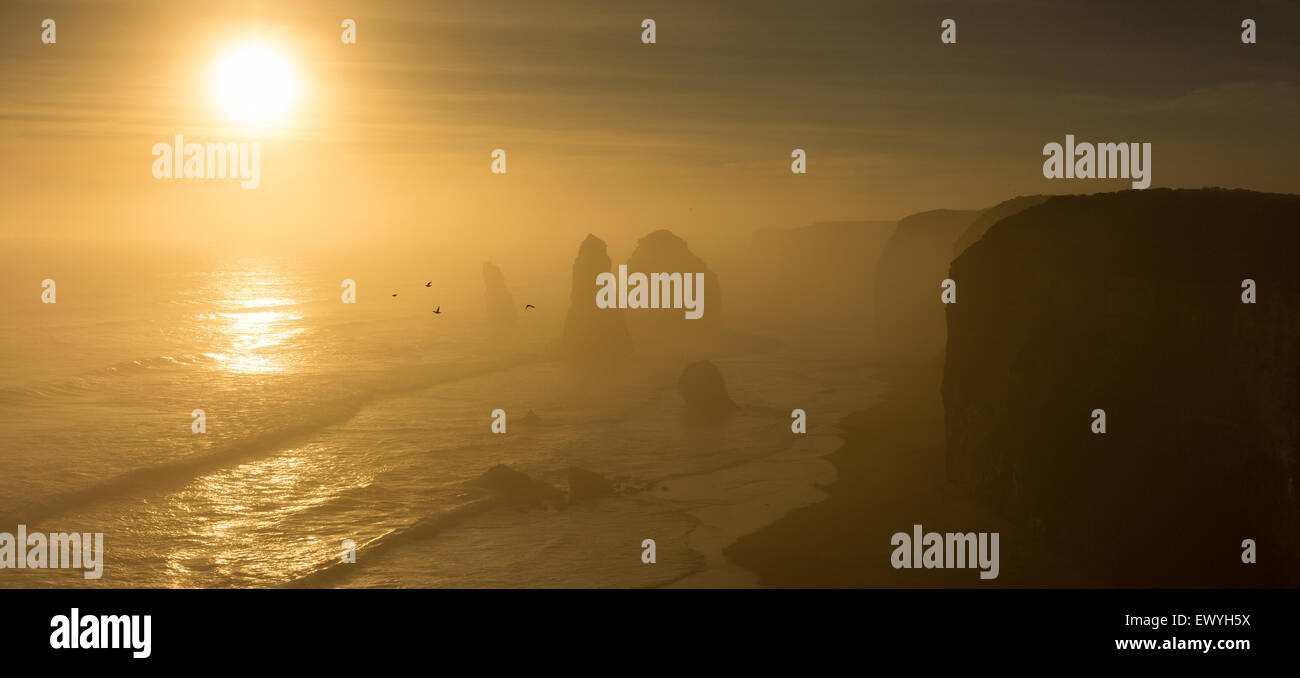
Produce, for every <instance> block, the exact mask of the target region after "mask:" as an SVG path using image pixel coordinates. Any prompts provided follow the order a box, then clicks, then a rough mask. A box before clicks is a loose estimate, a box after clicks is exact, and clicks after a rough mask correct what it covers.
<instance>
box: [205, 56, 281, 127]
mask: <svg viewBox="0 0 1300 678" xmlns="http://www.w3.org/2000/svg"><path fill="white" fill-rule="evenodd" d="M212 89H213V93H214V95H215V97H216V101H217V105H219V106H220V107H221V108H222V110H224V111H225V112H226V114H227V115H229V116H230V118H231V119H233V120H234V121H235V122H240V123H244V124H248V125H259V126H269V125H274V124H276V123H279V122H283V120H284V117H285V115H286V114H287V113H288V112H289V110H290V108H292V106H293V104H294V101H295V100H296V99H297V97H298V78H297V76H296V75H295V74H294V72H293V68H292V67H291V66H290V65H289V62H288V61H287V60H286V59H285V58H284V57H282V56H280V54H279V53H278V52H276V50H274V49H273V48H271V47H270V46H269V45H264V44H260V43H253V44H245V45H241V46H239V47H236V48H234V49H232V50H231V51H229V52H227V53H226V54H225V55H224V56H222V58H221V60H220V61H218V62H217V65H216V68H215V69H214V71H213V80H212Z"/></svg>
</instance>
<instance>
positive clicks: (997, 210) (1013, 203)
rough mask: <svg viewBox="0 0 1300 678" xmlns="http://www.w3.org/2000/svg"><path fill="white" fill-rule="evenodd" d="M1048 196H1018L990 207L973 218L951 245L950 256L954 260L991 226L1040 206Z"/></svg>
mask: <svg viewBox="0 0 1300 678" xmlns="http://www.w3.org/2000/svg"><path fill="white" fill-rule="evenodd" d="M1050 197H1052V196H1050V195H1018V196H1016V197H1014V198H1012V199H1010V200H1006V201H1004V202H1000V203H998V204H997V205H994V206H993V207H990V208H988V209H986V210H984V211H983V212H980V215H979V216H978V217H976V218H975V221H973V222H971V225H970V226H969V227H967V228H966V230H965V232H963V233H962V234H961V235H960V236H958V238H957V241H956V242H954V243H953V244H952V256H953V258H956V257H957V256H958V255H960V254H961V253H962V252H965V251H966V248H967V247H970V246H971V243H974V242H975V241H976V240H979V239H980V238H982V237H984V233H985V232H987V231H988V230H989V227H990V226H992V225H993V224H996V223H998V222H999V221H1002V220H1003V219H1006V218H1007V217H1009V216H1011V215H1013V214H1019V213H1020V212H1023V211H1025V210H1026V209H1028V208H1030V207H1033V206H1034V205H1041V204H1043V203H1044V202H1046V201H1047V199H1048V198H1050Z"/></svg>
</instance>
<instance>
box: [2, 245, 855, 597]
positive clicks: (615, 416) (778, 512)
mask: <svg viewBox="0 0 1300 678" xmlns="http://www.w3.org/2000/svg"><path fill="white" fill-rule="evenodd" d="M110 264H111V265H114V266H117V267H119V268H120V270H121V271H122V272H120V273H117V274H113V275H109V276H105V275H104V274H103V273H102V272H100V273H95V274H92V273H90V270H89V269H78V268H72V269H70V270H71V271H74V272H69V273H60V274H59V275H55V274H53V273H42V270H43V269H42V268H41V263H40V260H39V259H37V260H35V261H25V262H24V263H22V264H18V265H15V266H13V267H11V268H10V270H9V271H8V272H7V273H6V274H5V283H6V284H5V286H4V288H5V292H4V294H3V295H2V296H0V303H2V304H3V310H4V313H3V315H2V316H0V337H2V338H3V339H2V341H3V350H0V532H14V531H15V529H16V528H17V525H18V524H25V525H26V526H27V530H28V532H29V533H30V532H37V531H40V532H47V533H49V532H83V533H84V532H91V533H94V532H102V533H103V534H104V543H105V563H104V574H103V577H102V578H101V579H98V580H86V579H83V578H82V574H81V571H80V570H71V569H69V570H52V569H45V570H2V571H0V587H79V586H109V587H277V586H312V587H362V586H364V587H575V586H580V587H655V586H728V587H730V586H753V585H755V584H756V583H757V582H756V581H755V579H754V578H753V576H752V575H750V574H749V573H748V572H746V571H743V570H741V569H739V568H737V567H735V566H734V565H732V564H730V563H729V562H728V561H727V560H726V559H725V557H723V556H722V549H723V548H724V547H725V546H726V545H727V544H729V543H730V542H731V541H734V540H735V539H736V538H737V537H739V536H742V535H743V534H746V533H749V532H752V531H754V530H757V529H758V528H760V527H762V526H763V525H765V524H768V523H770V522H773V521H775V520H776V519H778V518H780V517H781V516H782V515H784V514H785V513H786V512H788V511H789V510H791V509H793V508H796V507H798V506H802V505H805V504H808V503H812V502H815V501H818V500H819V499H820V498H821V497H823V496H824V493H823V492H822V490H821V489H819V486H820V485H824V484H825V483H828V482H830V481H831V480H832V479H833V478H834V470H833V467H832V466H831V465H830V463H829V462H827V461H826V460H825V459H823V457H824V455H826V454H828V453H829V452H831V451H833V450H834V449H835V448H836V447H838V445H839V442H840V441H839V438H838V437H837V436H836V430H835V423H836V422H838V421H839V419H840V418H841V417H843V416H844V415H846V414H848V413H849V411H850V410H857V409H861V408H863V407H866V406H867V405H869V404H870V403H871V401H872V399H873V398H874V397H875V396H876V395H877V394H878V393H879V391H880V385H879V383H878V382H876V381H874V380H873V379H872V378H871V372H870V370H869V368H868V367H867V366H866V365H865V363H864V361H863V360H862V359H861V358H860V357H858V356H845V357H842V358H837V357H833V356H829V355H827V354H826V353H823V352H817V351H808V350H805V349H803V348H801V347H798V346H794V345H791V344H790V343H788V342H750V343H745V342H738V344H737V346H738V348H735V349H731V350H728V351H726V352H725V354H722V355H718V356H716V357H715V358H714V362H715V363H716V364H717V365H718V367H719V368H720V370H721V371H722V373H723V375H724V377H725V378H726V382H727V388H728V389H729V391H730V393H731V396H732V398H733V399H734V400H735V401H736V402H737V403H738V405H739V408H738V409H737V410H736V411H735V412H734V413H733V414H732V415H731V416H730V417H728V418H727V419H726V420H725V421H723V422H722V423H721V424H718V425H716V426H707V427H706V426H692V425H687V424H686V423H685V422H684V420H683V406H682V401H681V398H680V397H679V396H678V394H677V392H676V379H677V376H678V374H679V373H680V370H681V366H682V365H681V364H680V363H673V362H671V361H661V360H650V359H635V360H633V361H631V363H630V364H628V365H627V366H625V367H623V368H621V369H620V370H616V371H611V372H605V373H600V374H592V373H590V372H577V371H574V370H573V369H572V368H570V367H569V366H567V365H566V364H564V363H562V362H559V361H556V360H554V359H553V357H552V356H553V355H554V345H555V341H556V339H557V338H558V332H559V328H560V327H561V322H562V318H563V313H564V310H567V309H558V310H557V309H548V310H540V311H537V312H536V313H535V312H534V311H532V310H530V311H528V312H526V313H522V314H521V316H520V326H521V327H520V331H519V332H518V333H517V335H518V336H516V337H513V338H512V341H511V343H510V345H509V347H508V348H503V347H502V345H501V344H500V342H496V341H488V340H487V339H486V338H485V325H484V322H483V315H484V312H483V301H482V292H481V286H480V292H479V293H478V295H477V296H470V298H468V299H459V298H456V297H447V296H440V295H439V293H438V292H437V291H436V290H435V289H432V288H425V287H424V286H423V284H422V282H423V281H416V280H411V279H398V277H397V276H396V275H395V274H394V275H393V276H392V278H391V279H388V278H385V274H384V273H383V272H380V273H377V274H375V275H374V276H372V277H370V278H367V279H366V280H364V281H361V282H359V290H360V291H359V294H358V303H356V304H343V303H341V301H340V296H339V295H340V276H339V275H338V273H337V271H335V270H332V269H329V268H328V267H321V266H314V265H312V264H311V263H309V262H304V261H302V260H297V259H293V258H275V257H234V256H232V257H214V258H213V260H212V261H211V262H209V263H205V264H204V265H203V266H202V268H203V270H201V271H195V270H187V269H186V268H184V267H182V266H181V265H180V264H178V263H169V262H155V261H133V260H130V259H129V258H128V259H127V260H121V259H119V260H116V261H114V262H101V263H100V264H99V265H98V266H97V267H95V268H94V270H95V271H103V270H104V269H106V268H110ZM55 268H57V267H55ZM191 268H193V266H191ZM114 270H117V269H114ZM46 276H50V277H53V278H54V279H55V280H56V283H57V287H56V293H57V303H54V304H43V303H41V280H42V279H43V278H44V277H46ZM394 292H395V293H397V294H398V296H397V297H393V296H391V294H392V293H394ZM436 305H441V306H442V307H443V313H441V314H438V315H435V314H433V313H432V312H431V309H432V307H434V306H436ZM534 313H535V314H534ZM535 318H536V319H537V320H536V321H534V319H535ZM529 323H533V326H530V325H529ZM745 329H746V331H748V332H753V333H755V334H756V335H759V336H761V333H762V331H763V329H762V328H745ZM796 407H797V408H802V409H804V410H806V411H807V412H808V418H809V429H808V434H807V435H802V436H796V435H793V434H792V433H791V431H790V422H791V416H790V411H791V410H792V409H793V408H796ZM497 408H500V409H503V410H505V411H506V413H507V432H506V433H504V434H493V433H492V432H491V430H490V425H491V422H492V417H491V412H492V410H494V409H497ZM200 409H201V410H203V413H204V418H205V424H206V431H205V432H203V433H194V432H192V429H191V425H192V422H193V416H192V414H193V412H194V411H195V410H200ZM530 411H531V412H533V413H535V414H536V417H537V421H536V422H533V423H527V422H525V420H524V417H525V415H526V414H527V413H528V412H530ZM496 464H506V465H508V466H510V467H511V468H513V469H516V470H518V471H521V472H524V473H526V474H528V475H530V476H532V477H533V478H536V479H538V480H540V481H543V482H546V483H548V484H551V485H553V486H555V487H557V488H559V489H561V490H564V489H566V487H567V469H568V468H569V467H570V466H576V467H580V468H583V469H587V470H590V471H594V472H597V473H600V474H602V475H605V476H607V477H609V478H610V479H612V480H613V481H615V483H616V484H618V485H619V486H620V487H622V488H623V489H624V493H623V494H622V495H620V496H617V497H613V498H607V499H602V500H597V501H592V502H586V503H579V504H574V505H571V506H569V507H567V508H564V509H538V508H524V507H519V506H516V505H512V504H509V503H506V502H503V501H502V500H501V499H500V498H499V497H497V496H495V495H493V494H492V493H490V492H488V491H486V490H483V489H482V488H479V487H477V486H475V485H474V484H473V482H472V481H473V480H474V479H475V478H477V477H478V476H479V475H481V474H482V473H484V472H485V471H487V470H488V469H489V468H491V467H493V466H494V465H496ZM345 539H350V540H353V541H354V542H355V544H356V549H357V555H356V562H355V563H343V562H341V560H342V559H341V554H342V543H343V540H345ZM645 539H653V540H655V542H656V547H657V548H656V550H657V558H656V562H655V563H653V564H646V563H643V562H642V557H641V556H642V542H643V540H645Z"/></svg>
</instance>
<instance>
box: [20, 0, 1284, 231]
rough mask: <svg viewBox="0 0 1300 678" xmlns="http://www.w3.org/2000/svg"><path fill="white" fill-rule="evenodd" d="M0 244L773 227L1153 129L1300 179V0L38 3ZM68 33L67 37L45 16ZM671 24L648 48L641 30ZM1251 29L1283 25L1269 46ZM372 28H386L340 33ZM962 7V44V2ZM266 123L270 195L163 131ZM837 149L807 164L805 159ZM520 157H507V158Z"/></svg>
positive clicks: (1174, 175) (1190, 147) (1183, 175)
mask: <svg viewBox="0 0 1300 678" xmlns="http://www.w3.org/2000/svg"><path fill="white" fill-rule="evenodd" d="M0 11H2V12H3V16H2V18H0V125H2V126H0V152H2V153H3V154H4V166H5V174H4V177H5V180H4V181H3V182H2V183H0V191H3V197H2V200H3V203H4V205H5V207H6V209H5V210H4V211H3V216H0V234H3V235H6V236H15V235H18V236H27V235H52V236H64V235H66V236H74V237H77V238H108V239H126V238H161V239H180V240H191V239H195V240H200V241H208V242H224V243H227V244H229V243H250V244H251V243H259V242H263V241H266V242H280V243H316V244H321V245H325V246H337V245H343V246H351V245H354V244H356V243H361V242H366V243H374V242H389V243H419V244H421V245H422V246H423V245H432V246H439V245H441V246H446V247H452V248H456V246H463V247H470V248H473V251H476V252H477V251H479V250H492V249H505V250H513V251H514V252H515V253H516V254H518V253H521V252H526V251H527V248H529V247H532V246H534V243H536V242H538V241H539V240H545V241H551V240H556V241H557V242H563V244H564V245H563V246H564V248H565V249H566V250H570V251H576V247H577V243H578V241H579V239H580V237H581V236H582V235H583V234H585V233H586V232H588V231H593V232H596V233H598V234H600V235H602V237H605V238H606V239H613V240H620V241H625V240H630V239H632V238H634V237H636V236H639V235H642V234H644V233H646V232H647V231H649V230H652V229H654V228H660V227H668V228H673V229H674V230H678V231H680V232H683V233H686V234H688V235H694V236H696V237H698V238H703V239H706V240H712V241H714V242H720V241H722V240H723V239H724V238H733V237H741V238H744V240H745V242H747V241H748V236H749V233H750V232H752V231H753V230H754V229H757V228H760V227H768V226H778V227H795V226H801V225H804V224H808V223H812V222H815V221H822V220H842V219H852V220H859V219H879V218H884V219H892V218H897V217H901V216H905V215H907V214H909V213H912V212H916V211H920V210H924V209H931V208H938V207H951V208H978V207H986V206H989V205H992V204H995V203H997V202H999V201H1001V200H1003V199H1006V198H1009V197H1012V196H1014V195H1017V194H1028V193H1039V192H1051V193H1069V192H1095V191H1102V190H1116V189H1119V188H1125V187H1127V182H1123V181H1114V182H1107V181H1090V182H1066V181H1047V180H1045V179H1043V178H1042V175H1041V165H1042V155H1041V153H1042V147H1043V144H1044V143H1046V142H1048V141H1061V140H1063V138H1064V135H1065V134H1067V133H1073V134H1075V135H1076V136H1077V137H1079V138H1080V140H1093V141H1141V142H1151V143H1152V145H1153V174H1154V181H1153V183H1152V185H1153V186H1182V187H1200V186H1206V185H1222V186H1229V187H1245V188H1253V189H1259V190H1269V191H1283V192H1294V191H1296V190H1300V171H1298V170H1297V162H1296V158H1297V151H1300V141H1297V139H1298V138H1300V135H1298V134H1297V133H1296V131H1295V125H1296V121H1297V120H1298V119H1300V116H1298V115H1297V114H1298V113H1300V90H1298V89H1297V76H1298V74H1300V5H1298V4H1297V3H1293V2H1283V1H1268V0H1261V1H1259V2H1243V3H1229V2H1204V3H1192V2H1169V3H1156V2H1123V3H1118V2H1115V3H1112V2H1069V3H1067V2H1035V1H1031V0H1018V1H1009V2H926V1H924V0H903V1H899V2H872V1H870V0H858V1H855V2H815V1H800V2H795V1H792V0H783V1H780V2H765V1H758V0H744V1H734V2H732V1H728V2H713V1H707V0H690V1H682V2H676V1H656V2H618V1H611V0H590V1H585V2H574V1H547V2H531V1H522V0H512V1H508V2H507V1H501V0H468V1H459V0H457V1H445V0H436V1H435V0H421V1H386V2H381V1H378V0H350V1H348V2H336V1H333V0H326V1H311V2H308V1H306V0H302V1H297V2H295V1H292V0H281V1H278V2H251V1H242V2H241V1H239V0H223V1H220V2H205V1H198V2H195V1H192V0H191V1H186V2H175V1H174V0H171V1H167V2H153V1H150V0H133V1H132V2H105V1H103V0H95V1H85V2H73V1H66V0H65V1H57V0H40V1H28V0H9V1H7V2H6V3H5V5H4V9H3V10H0ZM47 17H48V18H53V19H54V20H56V21H57V31H58V33H57V36H58V42H57V44H55V45H44V44H42V43H41V40H40V34H41V20H42V19H44V18H47ZM647 17H648V18H653V19H655V20H656V21H657V24H658V36H657V39H658V42H657V44H655V45H644V44H642V43H641V40H640V35H641V20H642V19H644V18H647ZM1246 17H1250V18H1254V19H1255V20H1256V21H1257V22H1258V25H1259V29H1258V30H1259V44H1256V45H1250V46H1247V45H1243V44H1241V42H1240V32H1241V29H1240V23H1241V20H1242V19H1243V18H1246ZM345 18H351V19H354V20H355V21H356V22H357V44H356V45H345V44H343V43H342V42H341V41H340V34H341V32H342V29H341V28H340V22H341V21H342V20H343V19H345ZM945 18H952V19H955V20H956V21H957V25H958V28H957V30H958V44H956V45H942V44H941V43H940V40H939V33H940V22H941V20H943V19H945ZM249 40H257V41H261V42H263V43H266V44H269V45H272V46H274V48H275V49H276V50H277V51H279V52H280V53H281V54H282V55H283V56H284V57H285V59H286V60H287V61H288V62H289V63H290V65H291V67H292V69H293V70H294V72H295V73H296V76H297V79H298V81H299V84H300V87H301V96H300V97H299V99H298V101H297V102H296V104H295V105H294V106H293V108H292V109H291V110H290V111H289V112H288V114H287V115H286V116H285V117H284V118H283V119H281V120H278V121H277V122H276V123H275V124H274V125H272V126H270V127H267V128H261V129H257V130H247V129H241V128H236V127H231V126H230V125H228V124H227V123H225V122H223V119H222V117H221V115H220V114H219V113H220V111H219V106H218V105H217V102H215V101H214V100H213V99H214V97H213V95H212V94H211V92H210V90H211V84H212V70H213V67H214V64H215V63H216V62H218V61H219V60H220V59H221V58H222V56H223V54H224V53H226V52H228V51H229V50H230V49H232V47H233V46H235V45H238V44H240V43H243V42H247V41H249ZM176 134H184V135H185V136H186V138H187V140H190V141H204V142H206V141H238V140H254V139H260V140H261V141H262V158H261V186H260V187H259V188H258V189H256V190H247V191H246V190H241V189H240V188H239V186H238V183H237V182H233V181H201V180H186V181H168V180H157V179H154V178H153V176H152V175H151V166H152V161H153V158H152V156H151V148H152V146H153V144H154V143H156V142H160V141H170V140H171V139H172V137H173V136H174V135H176ZM796 147H797V148H804V149H806V150H807V152H808V174H807V175H803V176H795V175H792V174H791V173H790V171H789V165H790V151H791V149H793V148H796ZM494 148H503V149H505V150H506V151H507V153H508V170H509V171H508V174H506V175H504V176H499V175H493V174H491V173H490V172H489V166H490V163H491V158H490V153H491V150H492V149H494Z"/></svg>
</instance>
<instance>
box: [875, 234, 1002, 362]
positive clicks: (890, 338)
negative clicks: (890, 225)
mask: <svg viewBox="0 0 1300 678" xmlns="http://www.w3.org/2000/svg"><path fill="white" fill-rule="evenodd" d="M979 214H980V213H979V211H977V210H934V211H931V212H922V213H920V214H914V215H912V216H910V217H907V218H906V219H903V220H902V221H899V222H898V227H897V229H896V230H895V231H894V235H893V237H891V238H890V239H889V242H888V243H886V244H885V250H884V253H883V254H881V257H880V265H879V266H878V267H877V268H876V289H875V295H876V303H875V317H876V322H875V328H874V333H875V341H874V342H873V348H874V350H875V352H876V354H877V355H878V356H880V357H882V358H886V359H889V360H909V361H910V360H925V361H933V362H934V363H936V364H937V363H938V362H939V361H941V360H942V356H943V346H944V320H943V304H942V303H940V301H939V293H940V292H941V289H940V287H939V284H940V283H941V282H942V281H943V279H944V278H947V277H948V264H949V263H950V262H951V261H952V246H953V243H954V242H955V241H956V240H957V238H958V236H960V235H961V234H962V232H963V231H965V230H966V229H967V228H968V227H970V225H971V223H972V222H973V221H974V220H975V219H976V217H978V216H979ZM959 287H960V285H959ZM958 298H960V293H959V295H958Z"/></svg>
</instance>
